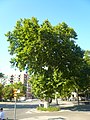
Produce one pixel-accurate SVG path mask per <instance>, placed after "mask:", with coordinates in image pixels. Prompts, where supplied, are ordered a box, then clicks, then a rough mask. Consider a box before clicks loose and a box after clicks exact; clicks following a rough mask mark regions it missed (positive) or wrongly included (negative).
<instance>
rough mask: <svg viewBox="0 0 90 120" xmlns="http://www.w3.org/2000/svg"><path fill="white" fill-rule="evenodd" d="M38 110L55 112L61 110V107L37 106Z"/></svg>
mask: <svg viewBox="0 0 90 120" xmlns="http://www.w3.org/2000/svg"><path fill="white" fill-rule="evenodd" d="M37 110H41V111H49V112H53V111H59V110H60V108H59V107H54V106H49V107H48V108H44V107H37Z"/></svg>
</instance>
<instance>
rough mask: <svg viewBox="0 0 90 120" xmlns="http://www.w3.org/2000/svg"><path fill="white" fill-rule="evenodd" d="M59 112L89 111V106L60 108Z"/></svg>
mask: <svg viewBox="0 0 90 120" xmlns="http://www.w3.org/2000/svg"><path fill="white" fill-rule="evenodd" d="M61 110H71V111H84V112H85V111H90V105H75V106H70V107H61Z"/></svg>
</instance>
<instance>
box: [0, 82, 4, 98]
mask: <svg viewBox="0 0 90 120" xmlns="http://www.w3.org/2000/svg"><path fill="white" fill-rule="evenodd" d="M3 87H4V86H3V85H2V84H1V83H0V100H2V97H3V91H2V89H3Z"/></svg>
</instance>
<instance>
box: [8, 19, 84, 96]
mask: <svg viewBox="0 0 90 120" xmlns="http://www.w3.org/2000/svg"><path fill="white" fill-rule="evenodd" d="M6 36H7V41H8V42H9V43H10V46H9V52H10V54H11V55H12V56H13V58H12V59H11V64H12V65H14V66H16V67H18V68H19V69H20V70H25V69H26V70H27V71H28V72H29V74H32V75H33V78H34V80H33V81H32V85H33V86H32V87H33V90H34V92H35V91H36V92H35V93H36V96H40V95H39V94H38V93H41V91H42V93H43V95H45V96H48V97H49V96H50V94H53V93H54V92H55V90H56V89H57V88H58V89H57V91H56V92H58V91H59V92H60V89H61V84H60V83H61V82H62V83H63V84H64V85H65V84H66V81H68V80H71V79H72V78H75V76H77V74H78V71H79V69H80V64H81V63H82V59H83V53H84V52H83V51H82V49H81V48H80V47H79V46H78V45H77V44H76V43H75V40H76V39H77V34H76V32H75V31H74V29H73V28H71V27H69V26H68V25H67V24H66V23H65V22H62V23H59V24H57V25H55V26H53V25H51V23H50V22H49V21H48V20H45V21H44V22H43V23H42V24H39V21H38V20H37V19H36V18H35V17H32V18H31V19H20V20H19V21H17V23H16V25H15V27H14V29H13V31H9V32H8V33H7V34H6ZM55 71H57V72H56V73H60V74H62V75H61V76H60V74H59V76H60V77H56V78H55V76H53V74H55ZM67 83H68V82H67ZM70 83H71V81H70ZM73 83H74V82H73ZM40 85H41V86H40ZM64 85H62V86H64ZM34 86H35V87H37V88H35V87H34ZM57 86H58V87H57ZM36 89H37V90H36ZM63 89H64V88H63Z"/></svg>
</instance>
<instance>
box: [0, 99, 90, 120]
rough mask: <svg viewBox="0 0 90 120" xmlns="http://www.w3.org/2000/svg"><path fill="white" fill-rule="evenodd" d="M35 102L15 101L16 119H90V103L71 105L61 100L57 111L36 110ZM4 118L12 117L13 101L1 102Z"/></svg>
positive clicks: (11, 119)
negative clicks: (59, 108)
mask: <svg viewBox="0 0 90 120" xmlns="http://www.w3.org/2000/svg"><path fill="white" fill-rule="evenodd" d="M37 106H38V104H37V102H36V101H35V102H28V103H25V102H22V103H17V109H16V119H17V120H90V105H80V106H73V105H72V103H71V102H68V103H67V104H66V102H63V103H62V104H61V105H60V106H61V110H60V111H58V112H47V111H46V112H45V111H37V110H36V107H37ZM0 107H3V108H4V111H5V118H8V119H10V120H13V119H14V117H15V116H14V102H13V103H1V104H0Z"/></svg>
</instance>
